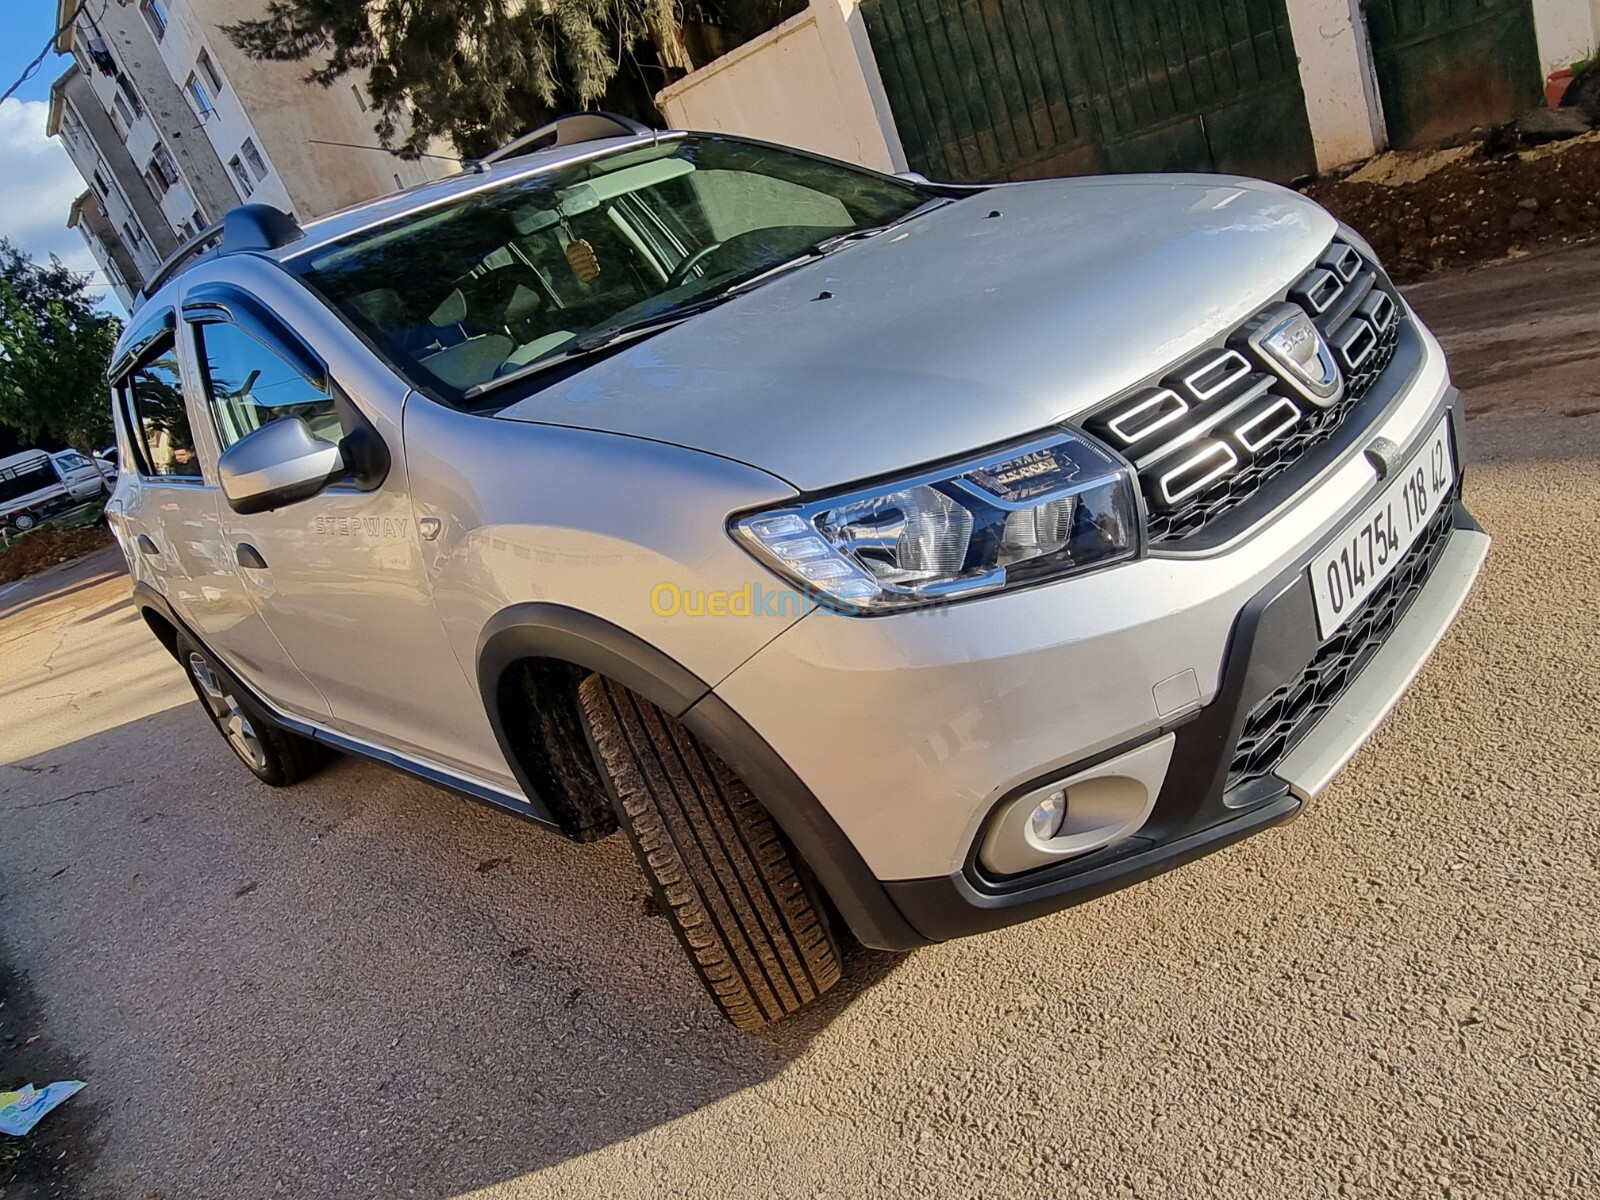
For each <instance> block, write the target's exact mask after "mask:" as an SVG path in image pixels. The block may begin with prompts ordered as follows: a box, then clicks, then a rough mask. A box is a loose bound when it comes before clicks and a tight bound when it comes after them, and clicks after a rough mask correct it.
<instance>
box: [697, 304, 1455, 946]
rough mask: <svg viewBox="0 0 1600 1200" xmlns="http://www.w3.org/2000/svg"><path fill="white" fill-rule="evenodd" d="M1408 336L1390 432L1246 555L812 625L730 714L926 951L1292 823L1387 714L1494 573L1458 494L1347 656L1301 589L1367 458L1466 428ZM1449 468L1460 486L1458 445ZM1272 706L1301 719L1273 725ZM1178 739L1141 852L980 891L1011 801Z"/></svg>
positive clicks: (739, 682) (726, 686) (1165, 562)
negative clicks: (816, 805) (1447, 429)
mask: <svg viewBox="0 0 1600 1200" xmlns="http://www.w3.org/2000/svg"><path fill="white" fill-rule="evenodd" d="M1414 329H1415V331H1416V340H1415V342H1414V343H1413V344H1412V346H1411V348H1410V352H1411V353H1412V354H1413V355H1414V357H1413V359H1412V362H1413V363H1414V364H1415V365H1414V367H1413V368H1411V369H1408V370H1407V371H1406V373H1405V376H1406V378H1405V383H1404V385H1403V386H1401V387H1400V388H1399V389H1398V391H1397V392H1396V393H1395V394H1394V395H1393V399H1392V401H1389V402H1387V403H1386V407H1385V408H1384V409H1383V411H1382V413H1381V415H1380V416H1379V417H1378V418H1377V419H1375V420H1373V421H1372V422H1371V423H1370V424H1369V425H1367V426H1366V427H1365V428H1364V429H1360V430H1355V431H1352V439H1351V441H1350V443H1349V444H1348V445H1347V447H1346V448H1345V449H1344V450H1342V451H1341V452H1340V455H1339V457H1337V458H1335V459H1333V460H1331V462H1330V463H1329V465H1328V466H1327V468H1326V469H1325V470H1324V471H1323V473H1322V474H1320V475H1318V476H1317V477H1316V478H1315V479H1314V480H1313V481H1311V482H1308V483H1304V484H1303V485H1302V487H1301V490H1300V491H1299V492H1298V494H1295V495H1293V496H1285V498H1284V499H1283V501H1282V502H1281V504H1278V505H1277V507H1275V508H1274V510H1273V515H1272V517H1271V518H1270V519H1269V520H1268V521H1266V522H1265V523H1264V524H1263V525H1262V526H1261V527H1260V528H1257V529H1254V530H1252V531H1250V532H1249V533H1248V535H1247V536H1245V537H1243V538H1241V539H1240V540H1238V541H1237V542H1236V543H1232V544H1228V545H1224V546H1220V547H1217V548H1216V549H1214V550H1212V551H1208V552H1205V553H1200V554H1187V555H1182V554H1179V555H1151V556H1150V557H1148V558H1145V559H1142V560H1140V561H1138V562H1136V563H1131V564H1128V565H1126V566H1124V567H1119V568H1116V569H1114V570H1110V571H1105V572H1100V573H1095V574H1091V575H1088V576H1084V577H1082V578H1079V579H1075V580H1068V581H1064V582H1063V583H1061V584H1056V585H1050V586H1045V587H1040V588H1035V589H1030V590H1024V591H1019V592H1017V593H1014V594H1002V595H1000V596H996V597H992V598H986V599H983V600H977V601H972V602H969V603H966V604H961V605H956V606H952V607H950V608H948V609H943V610H939V611H934V612H928V613H922V614H906V615H903V616H898V617H894V618H888V619H879V620H863V619H855V618H850V617H842V616H836V615H831V614H813V615H811V616H809V617H807V618H806V619H805V620H802V621H800V622H798V623H797V624H796V625H795V626H793V627H791V628H790V629H789V630H788V631H786V632H785V633H784V634H782V635H781V636H779V637H778V638H777V639H775V640H774V641H773V642H772V643H770V644H769V645H768V646H767V647H766V648H764V649H763V650H762V651H761V652H759V653H758V654H757V655H755V656H754V657H753V658H752V659H751V660H750V661H749V662H747V663H746V664H745V665H744V666H742V667H741V668H740V669H739V670H738V671H736V672H734V673H733V675H732V676H730V677H729V678H728V679H726V680H724V681H723V682H722V683H721V684H719V685H718V686H717V688H716V690H715V694H716V697H717V699H718V700H719V701H720V702H724V703H726V705H728V706H729V707H730V708H731V709H732V710H735V711H737V712H738V713H739V714H740V716H741V717H742V718H743V719H744V720H745V721H747V722H748V723H749V725H750V726H751V727H752V730H753V732H755V733H757V734H759V736H760V738H761V739H763V740H764V742H765V744H766V745H768V746H770V748H771V750H772V751H773V752H774V753H775V756H776V757H778V758H779V759H781V761H782V762H783V763H784V764H785V765H786V767H788V768H789V769H791V770H792V771H793V773H794V774H795V776H797V777H798V780H797V782H800V783H803V786H804V788H805V789H807V790H808V791H809V792H810V794H812V795H814V796H815V797H816V800H817V801H819V802H820V804H821V806H822V808H823V809H825V810H826V814H827V816H828V817H829V818H831V821H832V822H833V823H834V824H835V825H836V827H837V830H838V833H839V835H840V836H841V838H842V840H843V841H844V842H847V843H848V845H849V848H850V850H851V851H852V853H853V854H855V855H859V859H860V861H861V862H862V864H863V865H864V867H865V869H866V870H867V871H869V872H870V874H871V875H872V876H873V877H875V881H876V886H878V887H881V888H882V889H883V894H884V895H886V896H887V898H888V899H889V900H890V901H891V902H892V903H893V905H894V907H895V908H896V909H898V911H899V912H900V913H902V914H903V915H904V917H905V918H906V920H907V921H908V923H909V924H910V925H911V926H912V927H914V928H915V929H916V931H917V932H918V933H919V934H921V935H922V936H923V937H925V938H928V939H932V940H940V939H944V938H948V937H953V936H958V935H961V934H966V933H973V932H978V931H980V930H984V929H991V928H995V927H998V926H1001V925H1006V924H1011V923H1014V922H1017V921H1021V920H1025V919H1028V918H1030V917H1033V916H1037V915H1039V914H1041V913H1044V912H1048V911H1052V910H1054V909H1059V908H1062V907H1065V906H1067V905H1070V904H1074V903H1078V902H1080V901H1082V900H1087V899H1090V898H1092V897H1094V896H1098V895H1101V894H1103V893H1105V892H1107V891H1111V890H1114V889H1116V888H1120V887H1124V886H1126V885H1128V884H1130V883H1133V882H1137V881H1138V880H1140V879H1143V878H1147V877H1149V876H1151V875H1154V874H1157V873H1159V872H1161V871H1164V870H1167V869H1170V868H1171V867H1174V866H1177V865H1179V864H1181V863H1183V862H1186V861H1188V860H1190V859H1193V858H1195V857H1198V856H1199V855H1201V854H1205V853H1208V852H1210V851H1212V850H1215V849H1218V848H1220V847H1221V846H1224V845H1226V844H1228V843H1230V842H1232V841H1236V840H1238V839H1240V838H1242V837H1245V836H1247V835H1248V834H1250V833H1253V832H1255V831H1257V830H1259V829H1262V828H1265V827H1266V826H1268V825H1271V824H1275V823H1277V822H1280V821H1283V820H1286V819H1288V818H1289V817H1290V816H1292V815H1294V813H1295V812H1296V811H1297V810H1298V809H1299V807H1300V806H1301V804H1302V803H1303V802H1304V801H1305V800H1306V799H1307V798H1309V797H1310V796H1312V795H1314V794H1315V793H1316V792H1317V791H1319V790H1320V789H1321V788H1322V787H1323V786H1325V785H1326V783H1327V781H1328V779H1330V778H1331V776H1332V775H1333V773H1334V772H1335V771H1337V769H1338V768H1339V766H1341V765H1342V764H1343V763H1344V762H1345V761H1347V760H1348V758H1349V757H1350V755H1352V754H1353V753H1354V751H1355V749H1356V748H1357V747H1358V746H1359V745H1360V743H1361V742H1362V741H1363V740H1364V739H1365V737H1366V736H1367V735H1368V734H1369V733H1370V732H1371V730H1372V728H1373V727H1374V726H1375V725H1376V724H1377V722H1378V721H1379V720H1381V719H1382V717H1383V715H1384V713H1386V712H1387V710H1388V708H1389V707H1390V706H1392V704H1393V703H1394V702H1395V700H1397V699H1398V697H1399V695H1400V694H1401V692H1402V691H1403V690H1404V688H1405V686H1406V684H1407V683H1408V682H1409V681H1410V679H1411V677H1412V676H1413V675H1414V674H1415V672H1416V671H1417V670H1418V669H1420V667H1421V664H1422V663H1423V662H1424V661H1425V660H1426V658H1427V655H1428V653H1429V652H1430V651H1431V649H1432V647H1433V646H1434V644H1436V643H1437V641H1438V639H1439V637H1440V636H1441V635H1442V633H1443V630H1444V629H1445V628H1446V627H1447V626H1448V624H1449V622H1450V619H1451V618H1452V617H1453V615H1454V613H1455V611H1456V609H1457V608H1458V607H1459V605H1460V604H1461V602H1462V600H1463V599H1464V597H1465V595H1466V593H1467V591H1468V590H1469V589H1470V587H1471V584H1472V580H1473V578H1474V577H1475V576H1476V573H1477V570H1478V567H1479V565H1480V564H1481V562H1482V560H1483V556H1484V553H1485V552H1486V547H1487V538H1486V537H1485V536H1484V535H1483V534H1482V532H1481V531H1479V530H1477V529H1476V527H1475V526H1474V525H1473V524H1472V522H1471V518H1470V517H1469V516H1467V515H1466V513H1465V511H1464V510H1462V509H1461V508H1460V505H1459V499H1458V495H1459V493H1457V498H1454V499H1452V501H1451V502H1449V503H1447V504H1446V505H1445V506H1444V507H1442V508H1441V509H1440V511H1439V514H1438V517H1437V520H1438V527H1437V528H1435V529H1434V530H1433V535H1432V537H1431V540H1429V539H1424V541H1425V542H1426V550H1427V553H1426V555H1425V556H1424V557H1425V560H1426V561H1422V562H1421V564H1420V566H1417V567H1416V569H1415V570H1414V571H1411V572H1410V573H1409V575H1408V572H1407V570H1405V569H1402V570H1400V571H1397V572H1396V574H1395V575H1394V576H1392V578H1393V579H1395V580H1400V579H1401V578H1402V576H1406V578H1405V581H1404V582H1405V587H1404V589H1403V595H1402V596H1401V599H1400V600H1398V601H1396V600H1395V599H1394V597H1392V596H1391V598H1390V600H1389V601H1386V602H1385V607H1384V608H1383V611H1382V612H1381V613H1380V612H1377V610H1376V609H1374V610H1373V614H1374V620H1373V621H1369V622H1368V624H1369V625H1375V628H1373V629H1369V630H1368V633H1370V634H1371V636H1366V637H1364V638H1363V639H1360V644H1356V642H1357V639H1353V638H1342V639H1335V641H1340V642H1341V643H1347V644H1342V645H1341V646H1340V647H1336V649H1338V650H1339V655H1338V656H1336V657H1335V658H1332V659H1330V657H1329V655H1330V649H1329V647H1328V646H1326V645H1321V644H1319V643H1318V641H1317V635H1316V633H1315V630H1316V622H1315V617H1314V613H1313V604H1312V597H1311V589H1310V585H1309V582H1308V578H1307V574H1306V570H1305V568H1306V565H1307V564H1308V563H1309V562H1310V561H1311V559H1312V558H1313V557H1314V556H1315V555H1316V554H1317V552H1318V551H1319V550H1320V549H1321V548H1322V547H1323V546H1324V545H1326V544H1328V543H1329V542H1331V541H1332V540H1333V539H1335V538H1337V537H1339V536H1342V534H1343V532H1344V530H1345V527H1346V526H1347V525H1348V524H1349V522H1350V521H1351V520H1352V519H1353V518H1354V517H1355V515H1356V513H1357V512H1359V511H1360V510H1361V509H1362V507H1363V506H1364V505H1365V504H1366V503H1367V502H1368V501H1369V500H1370V499H1371V496H1372V494H1373V491H1374V488H1375V487H1376V486H1377V476H1376V474H1375V471H1374V468H1373V466H1372V464H1371V463H1370V462H1368V461H1367V460H1366V459H1365V458H1364V457H1363V455H1362V453H1361V448H1362V447H1364V446H1366V445H1368V444H1370V443H1371V441H1372V440H1373V439H1374V438H1378V437H1383V438H1386V439H1388V440H1389V441H1391V442H1393V443H1394V444H1395V445H1398V446H1402V447H1405V448H1406V451H1407V455H1408V456H1409V454H1410V453H1412V452H1414V451H1415V449H1416V448H1417V447H1418V446H1419V444H1420V442H1421V440H1422V439H1423V438H1424V437H1425V436H1426V435H1427V433H1428V432H1429V431H1431V430H1432V429H1433V428H1435V427H1436V425H1437V422H1438V419H1439V417H1440V416H1441V415H1442V414H1443V413H1444V412H1446V411H1450V412H1452V414H1453V415H1454V416H1455V417H1456V418H1457V421H1456V430H1457V433H1458V434H1459V431H1460V421H1459V417H1460V413H1459V404H1458V403H1457V402H1456V397H1455V393H1454V391H1453V389H1451V388H1450V386H1449V381H1448V378H1447V376H1446V374H1445V369H1444V362H1443V356H1442V353H1441V352H1440V351H1439V349H1438V346H1437V343H1436V342H1435V341H1434V340H1433V339H1432V337H1431V335H1429V334H1428V333H1427V331H1426V330H1425V329H1424V328H1423V327H1422V326H1421V324H1420V322H1416V323H1415V324H1414ZM1357 439H1359V440H1357ZM1456 456H1457V467H1458V474H1459V468H1460V448H1459V437H1458V438H1457V455H1456ZM1424 541H1419V542H1418V543H1417V545H1418V546H1419V547H1422V546H1424ZM1419 553H1420V551H1419ZM1396 591H1397V593H1398V592H1400V591H1401V589H1399V588H1398V587H1397V589H1396ZM1375 599H1376V597H1374V600H1375ZM1380 618H1381V619H1380ZM1356 625H1357V621H1356V620H1355V619H1352V621H1351V623H1350V628H1355V627H1356ZM1308 667H1309V668H1311V669H1310V671H1309V672H1308ZM1303 676H1304V677H1305V678H1302V677H1303ZM1335 679H1336V680H1337V686H1334V685H1332V684H1329V683H1328V681H1329V680H1335ZM1351 680H1354V682H1353V683H1352V682H1351ZM1307 706H1310V707H1309V708H1307ZM1279 709H1283V710H1284V711H1288V710H1294V712H1293V714H1292V715H1295V716H1296V719H1295V720H1292V721H1289V722H1288V723H1287V724H1286V725H1284V727H1283V728H1278V727H1275V726H1274V724H1273V719H1271V718H1272V714H1273V713H1274V712H1276V711H1278V710H1279ZM1313 709H1314V712H1312V717H1311V719H1303V718H1304V717H1305V714H1306V712H1307V711H1311V710H1313ZM1291 726H1292V728H1291ZM1169 738H1170V740H1171V743H1172V757H1171V761H1170V765H1169V766H1168V767H1167V769H1166V771H1165V775H1164V778H1163V780H1162V782H1161V783H1160V788H1159V792H1158V794H1157V796H1156V800H1155V803H1154V807H1153V809H1152V810H1151V811H1150V815H1149V817H1148V819H1146V820H1145V821H1144V823H1143V825H1142V826H1140V827H1139V828H1138V830H1137V832H1136V833H1135V835H1134V836H1133V837H1130V838H1128V839H1126V840H1124V841H1120V842H1117V843H1116V844H1114V845H1111V846H1107V847H1105V848H1104V849H1101V850H1097V851H1094V852H1092V853H1089V854H1085V855H1082V856H1080V857H1077V858H1071V859H1065V860H1062V861H1060V862H1058V863H1057V864H1055V865H1053V866H1048V867H1041V868H1038V869H1035V870H1032V871H1027V872H1024V873H1020V874H1017V875H1013V876H1008V877H998V878H997V877H989V876H988V875H986V873H985V871H984V869H983V868H982V866H981V865H980V864H979V862H978V847H979V846H980V845H981V844H982V842H983V839H984V836H985V832H986V828H987V825H988V823H989V822H990V821H991V820H992V819H993V815H994V814H995V813H996V811H997V810H998V809H1001V808H1003V807H1004V806H1005V804H1006V803H1007V802H1008V801H1009V800H1010V799H1012V798H1014V797H1016V796H1019V795H1021V794H1024V793H1026V792H1030V791H1033V790H1035V789H1038V788H1040V787H1041V786H1044V785H1046V784H1051V785H1055V784H1056V783H1057V782H1058V781H1062V780H1068V779H1073V778H1079V777H1081V774H1080V773H1082V772H1085V771H1092V770H1093V769H1094V768H1096V767H1097V765H1099V764H1105V763H1107V762H1108V761H1110V760H1116V759H1118V758H1119V756H1124V755H1127V754H1129V753H1130V751H1135V750H1137V749H1139V748H1141V747H1146V746H1150V745H1151V744H1152V743H1155V742H1157V741H1158V740H1164V739H1169ZM1285 752H1287V754H1285ZM1251 755H1254V757H1253V758H1252V757H1251ZM836 898H837V897H836ZM858 932H859V931H858ZM864 940H870V939H865V938H864Z"/></svg>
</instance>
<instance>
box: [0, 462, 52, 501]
mask: <svg viewBox="0 0 1600 1200" xmlns="http://www.w3.org/2000/svg"><path fill="white" fill-rule="evenodd" d="M18 457H21V456H18ZM60 483H61V480H60V478H59V477H58V476H57V474H56V473H55V472H54V471H52V470H51V469H50V461H49V459H46V458H44V457H39V458H23V459H22V461H20V462H16V461H13V462H10V463H6V464H0V504H8V503H10V502H11V501H12V500H16V499H18V498H19V497H21V496H28V495H31V494H33V493H34V492H37V491H40V490H42V489H44V488H48V487H57V486H59V485H60Z"/></svg>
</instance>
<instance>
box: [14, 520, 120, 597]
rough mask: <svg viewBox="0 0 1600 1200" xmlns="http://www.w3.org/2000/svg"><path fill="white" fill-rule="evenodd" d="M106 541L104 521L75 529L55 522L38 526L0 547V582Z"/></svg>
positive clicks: (79, 553) (98, 546)
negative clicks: (100, 523)
mask: <svg viewBox="0 0 1600 1200" xmlns="http://www.w3.org/2000/svg"><path fill="white" fill-rule="evenodd" d="M110 541H111V531H110V530H109V529H107V528H106V527H105V526H104V525H85V526H79V527H77V528H75V529H68V528H65V527H63V526H59V525H44V526H41V527H40V528H38V529H35V530H33V531H32V532H31V533H25V534H23V535H22V536H21V537H19V538H17V539H16V540H15V541H13V542H12V543H11V545H9V546H7V547H5V548H4V549H3V550H0V583H11V582H12V581H13V580H17V579H21V578H22V577H23V576H24V575H32V574H34V573H35V572H38V571H43V570H44V569H45V568H47V567H53V566H55V565H56V564H57V563H64V562H70V561H72V560H73V559H74V558H79V557H81V556H82V555H85V554H87V553H89V551H91V550H98V549H100V547H101V546H104V545H106V544H108V543H109V542H110Z"/></svg>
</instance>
